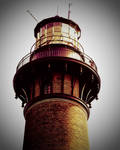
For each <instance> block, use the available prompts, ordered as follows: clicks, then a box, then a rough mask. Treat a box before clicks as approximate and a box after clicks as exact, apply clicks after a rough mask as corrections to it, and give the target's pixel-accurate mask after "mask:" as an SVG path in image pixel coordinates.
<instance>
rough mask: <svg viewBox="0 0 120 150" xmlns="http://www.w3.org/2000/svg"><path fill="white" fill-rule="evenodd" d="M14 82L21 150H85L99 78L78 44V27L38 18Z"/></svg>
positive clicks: (66, 22) (63, 19) (67, 22)
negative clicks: (20, 115)
mask: <svg viewBox="0 0 120 150" xmlns="http://www.w3.org/2000/svg"><path fill="white" fill-rule="evenodd" d="M34 36H35V38H36V42H35V44H34V45H33V46H32V48H31V50H30V53H29V54H27V55H26V56H24V57H23V58H22V59H21V61H20V62H19V64H18V66H17V69H16V74H15V76H14V80H13V85H14V90H15V93H16V98H19V99H21V101H22V106H23V107H24V117H25V120H26V122H25V134H24V143H23V150H89V142H88V129H87V120H88V118H89V108H90V107H91V102H92V101H93V100H94V99H97V97H98V96H97V95H98V92H99V90H100V77H99V75H98V72H97V67H96V65H95V62H94V61H93V60H92V58H90V57H89V56H88V55H86V54H85V52H84V50H83V48H82V46H81V45H80V43H79V39H80V36H81V30H80V28H79V26H78V25H77V24H76V23H75V22H73V21H72V20H70V19H66V18H63V17H59V16H55V17H51V18H47V19H44V20H42V21H41V22H39V23H38V24H37V25H36V27H35V29H34Z"/></svg>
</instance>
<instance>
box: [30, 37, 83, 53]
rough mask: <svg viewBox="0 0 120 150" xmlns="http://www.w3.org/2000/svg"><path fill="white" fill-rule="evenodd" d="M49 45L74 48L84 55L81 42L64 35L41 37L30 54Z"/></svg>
mask: <svg viewBox="0 0 120 150" xmlns="http://www.w3.org/2000/svg"><path fill="white" fill-rule="evenodd" d="M49 44H65V45H69V46H72V47H74V48H75V49H76V50H78V51H80V52H83V53H84V48H83V47H82V45H81V44H80V43H79V41H77V40H75V39H73V38H72V37H71V36H63V35H51V36H41V37H40V39H39V40H37V41H36V42H35V43H34V44H33V45H32V47H31V49H30V52H33V51H34V50H36V49H38V48H40V47H42V46H45V45H49Z"/></svg>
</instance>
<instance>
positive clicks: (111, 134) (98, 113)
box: [0, 0, 120, 150]
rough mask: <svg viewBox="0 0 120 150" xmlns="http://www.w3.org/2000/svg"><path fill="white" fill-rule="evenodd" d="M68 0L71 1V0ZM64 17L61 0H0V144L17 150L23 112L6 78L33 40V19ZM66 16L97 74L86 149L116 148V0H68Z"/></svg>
mask: <svg viewBox="0 0 120 150" xmlns="http://www.w3.org/2000/svg"><path fill="white" fill-rule="evenodd" d="M71 1H72V0H71ZM57 5H59V16H62V17H67V11H68V4H67V3H65V0H43V1H41V0H21V1H15V0H14V1H13V0H11V1H8V0H1V1H0V43H1V48H0V68H1V70H0V83H1V84H0V149H1V150H10V149H11V150H21V149H22V144H23V137H24V125H25V121H24V117H23V109H22V108H21V102H20V101H19V100H15V98H14V96H15V94H14V90H13V87H12V80H13V77H14V74H15V69H16V66H17V64H18V62H19V60H20V59H21V58H22V57H23V56H25V55H26V54H27V53H29V50H30V47H31V46H32V44H33V43H34V42H35V39H34V35H33V34H34V28H35V26H36V22H35V21H34V20H33V19H32V18H31V17H30V16H29V15H28V14H27V13H26V10H27V9H30V10H31V11H32V13H33V14H34V15H35V16H36V17H37V18H38V19H39V21H41V20H42V19H45V18H47V17H52V16H55V15H56V14H57ZM71 19H72V20H73V21H75V22H76V23H77V24H78V25H79V26H80V28H81V30H82V33H81V34H82V36H81V40H80V41H81V44H82V45H83V47H84V49H85V53H86V54H88V55H89V56H91V57H92V58H93V60H94V61H95V62H96V64H97V67H98V72H99V75H100V77H101V90H100V93H99V100H98V101H96V100H95V101H94V102H93V103H92V109H91V113H90V118H89V120H88V130H89V140H90V147H91V150H108V149H109V150H118V149H120V142H119V139H120V110H119V106H120V99H119V97H120V91H119V89H120V84H119V76H120V67H119V65H120V50H119V46H120V2H119V0H118V1H117V0H109V1H108V0H104V1H103V0H73V1H72V7H71Z"/></svg>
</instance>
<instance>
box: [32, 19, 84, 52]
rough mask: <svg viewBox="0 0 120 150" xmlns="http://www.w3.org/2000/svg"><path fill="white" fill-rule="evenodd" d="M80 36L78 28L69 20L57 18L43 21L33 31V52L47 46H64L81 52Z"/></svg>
mask: <svg viewBox="0 0 120 150" xmlns="http://www.w3.org/2000/svg"><path fill="white" fill-rule="evenodd" d="M80 34H81V30H80V28H79V26H78V25H77V24H76V23H74V22H73V21H71V20H68V19H65V18H62V17H59V16H55V17H52V18H47V19H44V20H43V21H41V22H40V23H38V24H37V26H36V27H35V30H34V35H35V38H36V44H35V49H34V50H36V49H38V48H40V47H42V46H45V45H49V44H64V45H68V46H72V47H74V48H75V49H77V50H79V51H82V48H81V45H80V43H79V38H80Z"/></svg>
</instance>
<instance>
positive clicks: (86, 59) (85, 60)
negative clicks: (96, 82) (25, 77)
mask: <svg viewBox="0 0 120 150" xmlns="http://www.w3.org/2000/svg"><path fill="white" fill-rule="evenodd" d="M69 51H70V50H69ZM71 51H72V50H71ZM43 53H45V51H39V58H43V57H49V54H48V53H46V54H47V56H46V55H44V56H43V55H42V54H43ZM74 53H75V52H74ZM33 54H34V51H33V52H30V53H28V54H27V55H25V56H24V57H23V58H22V59H21V60H20V62H19V63H18V65H17V68H16V71H18V70H19V69H20V68H21V67H22V66H24V65H25V64H27V63H29V62H31V61H34V60H35V59H31V57H32V56H34V55H33ZM75 54H76V53H75ZM77 55H79V56H80V57H79V59H78V58H77V59H78V60H80V61H82V62H83V63H85V64H87V65H89V66H90V67H92V68H93V69H94V70H95V71H97V67H96V64H95V62H94V61H93V60H92V58H91V57H89V56H88V55H86V54H85V53H80V54H78V53H77ZM51 56H52V54H51ZM58 56H60V55H59V54H58ZM81 57H82V58H83V59H80V58H81Z"/></svg>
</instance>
